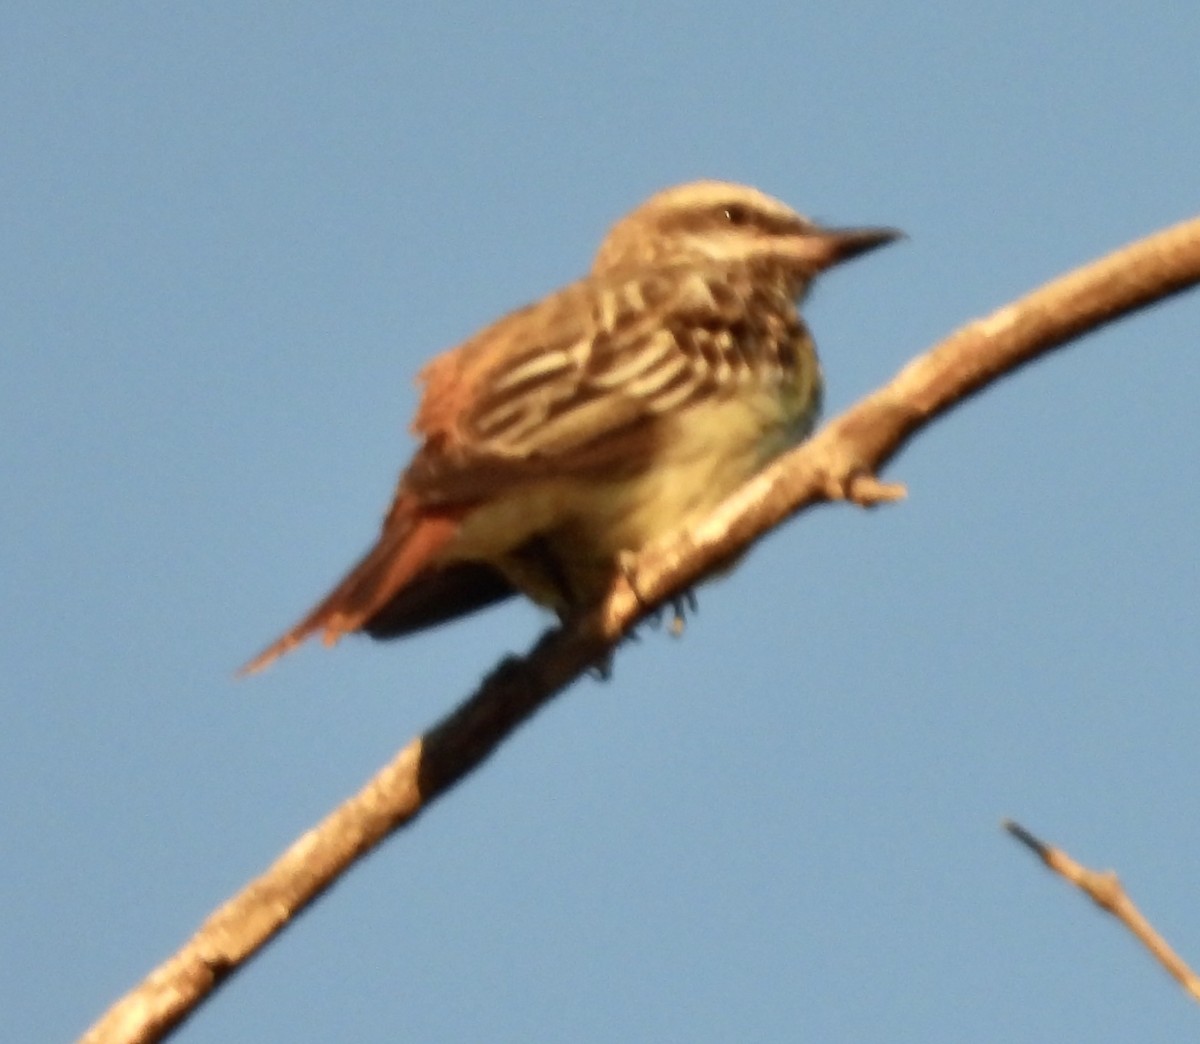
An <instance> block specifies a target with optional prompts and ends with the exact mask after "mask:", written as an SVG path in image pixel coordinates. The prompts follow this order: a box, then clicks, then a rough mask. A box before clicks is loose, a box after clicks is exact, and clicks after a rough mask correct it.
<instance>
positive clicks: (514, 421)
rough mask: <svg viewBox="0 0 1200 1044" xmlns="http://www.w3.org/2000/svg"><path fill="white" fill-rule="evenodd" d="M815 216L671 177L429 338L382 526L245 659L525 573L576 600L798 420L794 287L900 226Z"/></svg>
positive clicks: (816, 402) (446, 612) (399, 619)
mask: <svg viewBox="0 0 1200 1044" xmlns="http://www.w3.org/2000/svg"><path fill="white" fill-rule="evenodd" d="M896 235H897V233H895V232H893V231H892V230H889V229H862V230H845V231H839V230H823V229H820V228H818V227H817V226H815V225H813V224H812V223H810V222H808V221H807V220H806V219H804V218H802V217H800V216H799V215H797V214H795V213H794V212H793V211H791V210H790V209H788V208H787V207H786V206H784V205H783V204H782V203H780V202H778V201H777V200H773V199H771V198H770V197H768V196H765V195H763V194H762V193H760V192H757V191H756V190H754V189H750V188H746V187H744V186H739V185H730V184H724V183H720V182H698V183H694V184H690V185H683V186H679V187H677V188H674V189H668V190H666V191H665V192H662V193H660V194H658V195H657V196H654V197H652V198H651V199H650V200H649V201H648V202H647V203H645V204H643V205H642V206H641V207H639V208H638V209H637V210H635V211H633V212H632V213H631V214H629V215H628V216H626V217H625V218H623V219H622V220H621V221H619V222H618V223H617V224H616V225H615V226H614V227H613V229H612V230H611V231H610V232H609V234H608V236H607V237H606V238H605V240H604V242H603V243H602V245H601V247H600V250H599V252H598V254H597V256H596V259H595V262H594V264H593V267H592V271H591V272H590V274H589V275H588V276H586V277H585V278H584V279H581V280H580V281H578V282H576V283H572V284H570V285H569V286H567V287H565V288H564V289H562V290H560V291H558V292H557V293H554V294H551V295H550V296H548V297H546V298H544V299H543V300H541V301H539V302H536V303H535V304H531V305H528V306H526V307H525V308H522V309H519V310H518V311H516V312H513V313H512V314H510V315H508V316H506V317H505V318H503V319H501V320H500V321H499V322H497V323H495V324H494V325H492V326H490V327H487V328H486V329H484V330H483V331H481V332H480V333H478V334H476V335H475V336H474V337H472V338H470V339H469V340H468V341H466V342H465V343H463V344H462V345H460V346H459V347H458V348H455V349H453V350H452V351H449V352H447V353H445V354H444V355H441V356H439V357H437V358H435V359H434V360H433V361H431V362H430V363H429V364H428V365H427V366H426V367H425V368H424V369H423V370H422V371H421V374H420V379H421V381H422V383H423V384H424V395H423V398H422V401H421V405H420V407H419V409H418V411H417V415H416V419H415V420H414V422H413V430H414V432H415V433H416V434H417V435H418V436H419V437H420V438H421V440H422V442H421V445H420V448H419V449H418V450H417V453H416V455H415V456H414V458H413V460H412V462H411V463H410V465H409V467H408V469H407V470H406V471H405V473H404V474H403V475H402V476H401V479H400V484H399V488H398V490H397V492H396V496H395V499H394V501H393V504H392V507H391V510H390V511H389V513H388V515H387V518H386V519H385V521H384V524H383V530H382V533H381V535H380V538H379V541H378V543H377V544H376V546H375V547H374V548H373V549H372V550H371V551H370V552H369V553H368V554H367V555H366V557H365V558H364V559H363V560H362V561H361V562H360V563H359V564H358V565H357V566H356V567H355V568H354V570H352V571H351V573H350V574H349V575H348V576H347V577H346V578H345V579H344V580H343V581H342V582H341V583H340V584H339V585H338V586H337V587H336V588H334V590H333V591H332V592H331V594H330V595H329V596H328V597H327V598H326V599H325V600H324V601H323V602H322V603H321V604H320V605H318V606H317V607H316V608H315V609H314V610H313V611H312V612H311V613H310V614H309V615H308V616H307V617H305V618H304V619H303V620H302V621H301V622H300V623H299V624H297V625H296V627H294V628H293V629H292V630H291V631H289V632H288V633H287V634H286V635H284V636H283V637H282V638H281V639H280V640H279V641H277V642H276V643H275V644H273V645H272V646H270V647H269V648H268V649H267V650H265V651H264V652H263V653H262V654H261V655H260V656H258V657H257V658H256V659H255V660H253V661H251V663H250V664H248V665H247V667H246V668H245V669H246V670H257V669H259V668H261V667H263V666H266V665H267V664H268V663H270V662H271V661H272V660H274V659H275V658H276V657H277V656H279V655H281V654H282V653H283V652H286V651H287V650H288V649H290V648H291V647H292V646H294V645H296V644H297V643H298V642H300V641H302V640H303V639H304V638H306V637H308V636H309V635H310V634H313V633H317V632H320V633H322V634H323V636H324V638H325V640H326V641H327V642H331V641H334V640H336V639H337V638H338V637H340V636H341V635H342V634H345V633H348V632H350V631H354V630H360V629H361V630H365V631H367V632H368V633H370V634H372V635H373V636H375V637H395V636H398V635H401V634H405V633H409V632H411V631H413V630H417V629H419V628H421V627H425V626H430V625H432V624H435V623H441V622H443V621H444V620H446V619H450V618H452V617H454V616H457V615H460V614H461V613H464V612H469V611H471V610H473V609H476V608H479V607H481V606H483V605H487V604H491V603H492V602H495V601H498V600H500V599H502V598H506V597H508V596H509V595H511V594H513V593H516V592H521V593H524V594H526V595H528V596H529V597H531V598H533V599H534V600H535V601H537V602H539V603H541V604H543V605H546V606H548V607H549V608H552V609H554V610H555V611H556V612H558V613H559V614H560V615H563V616H566V615H569V614H570V613H572V612H574V611H577V610H579V609H581V608H584V607H586V606H587V605H589V604H591V603H592V602H594V601H595V600H597V599H598V598H600V597H601V596H603V594H604V593H605V591H606V590H607V589H608V586H609V584H610V583H611V581H612V579H613V575H614V572H615V570H616V569H617V568H618V562H619V557H620V556H621V555H622V554H623V553H626V552H633V551H637V550H639V549H640V548H641V547H643V546H645V544H647V543H648V542H650V541H651V540H653V539H654V538H655V537H656V536H658V535H659V534H661V533H663V532H664V531H666V530H667V529H670V528H672V527H674V526H677V525H679V524H681V523H682V522H684V521H686V520H687V519H689V518H690V517H693V516H695V515H696V514H697V513H700V512H705V511H708V510H710V509H711V508H712V507H714V506H715V505H716V504H717V503H719V502H720V501H721V500H722V499H724V497H725V496H727V495H728V494H729V493H731V492H732V491H733V490H735V489H736V488H737V487H738V486H739V485H741V484H742V483H743V482H745V481H746V479H748V478H749V477H750V476H751V475H753V474H754V473H755V472H756V471H757V470H759V469H760V468H761V467H762V466H763V465H764V464H765V463H766V462H767V461H769V460H770V459H771V458H772V457H774V456H776V455H777V454H778V453H779V452H781V451H782V450H783V449H785V448H787V447H788V446H789V445H791V444H793V443H795V442H796V441H798V440H799V439H801V438H803V437H804V436H805V435H806V434H807V433H808V432H809V431H810V430H811V428H812V425H813V423H814V422H815V420H816V416H817V413H818V411H819V408H820V400H821V378H820V370H819V367H818V364H817V359H816V353H815V349H814V345H813V341H812V338H811V336H810V335H809V332H808V330H807V328H806V327H805V325H804V322H803V320H802V319H801V317H800V315H799V312H798V310H797V308H798V302H799V301H800V300H801V299H802V298H803V296H804V294H805V292H806V291H807V289H808V285H809V283H810V282H811V280H812V279H813V277H814V276H816V275H817V274H818V273H819V272H820V271H822V270H823V269H825V268H827V267H829V266H830V265H833V264H836V263H837V262H838V261H841V260H844V259H846V258H849V257H852V256H855V255H856V254H859V253H862V252H864V251H866V250H869V249H872V248H873V247H875V246H879V245H881V244H883V243H886V242H888V241H890V240H891V239H893V238H895V236H896Z"/></svg>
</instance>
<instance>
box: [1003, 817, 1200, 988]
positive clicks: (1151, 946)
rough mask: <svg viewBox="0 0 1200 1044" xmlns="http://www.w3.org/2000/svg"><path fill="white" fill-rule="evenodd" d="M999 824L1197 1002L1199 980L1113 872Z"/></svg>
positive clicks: (1008, 822)
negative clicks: (1134, 940)
mask: <svg viewBox="0 0 1200 1044" xmlns="http://www.w3.org/2000/svg"><path fill="white" fill-rule="evenodd" d="M1001 825H1002V826H1003V827H1004V829H1005V830H1007V831H1008V832H1009V833H1010V834H1012V836H1013V837H1015V838H1016V839H1017V840H1018V841H1020V842H1021V844H1023V845H1024V846H1025V847H1026V848H1028V849H1029V850H1030V851H1031V852H1033V854H1034V855H1036V856H1037V857H1038V858H1039V859H1040V860H1041V861H1042V862H1043V863H1045V864H1046V865H1047V866H1048V867H1049V868H1050V869H1051V870H1053V871H1054V872H1055V873H1056V874H1058V875H1059V876H1060V877H1064V878H1066V880H1068V881H1070V882H1071V884H1073V885H1074V886H1075V887H1076V888H1078V889H1080V891H1082V892H1084V893H1085V894H1086V895H1087V896H1088V897H1089V898H1090V899H1091V900H1092V901H1093V902H1094V903H1095V904H1096V905H1097V906H1098V907H1100V909H1101V910H1104V911H1106V912H1107V913H1110V914H1112V915H1113V916H1114V917H1115V918H1116V919H1117V920H1118V921H1120V922H1121V923H1122V924H1123V925H1125V927H1126V928H1128V929H1129V930H1130V931H1131V932H1132V933H1133V934H1134V936H1135V937H1136V938H1137V940H1138V941H1139V942H1140V943H1141V944H1142V945H1143V946H1144V947H1146V949H1147V950H1149V951H1150V955H1151V956H1152V957H1153V958H1154V959H1155V960H1156V961H1158V963H1159V964H1161V965H1162V966H1163V967H1164V968H1166V970H1167V972H1168V973H1169V974H1170V975H1172V976H1173V977H1174V978H1175V980H1176V981H1177V982H1178V983H1179V985H1181V986H1182V987H1183V988H1184V990H1186V991H1187V993H1188V996H1190V997H1191V998H1192V1000H1194V1001H1200V978H1197V976H1196V973H1195V972H1193V971H1192V969H1191V968H1189V967H1188V966H1187V964H1186V963H1185V962H1184V960H1183V958H1182V957H1180V956H1179V954H1177V953H1176V952H1175V951H1174V950H1173V949H1171V947H1170V946H1169V945H1168V944H1167V941H1166V939H1164V938H1163V937H1162V936H1161V935H1159V934H1158V932H1156V931H1155V930H1154V926H1153V925H1151V924H1150V922H1149V921H1147V920H1146V918H1145V917H1144V916H1143V915H1142V912H1141V911H1140V910H1139V909H1138V908H1137V907H1136V906H1134V905H1133V900H1132V899H1130V898H1129V896H1128V895H1127V894H1126V893H1125V889H1124V888H1123V887H1122V885H1121V881H1120V879H1119V878H1118V877H1117V875H1116V873H1115V872H1114V871H1112V870H1105V871H1097V870H1089V869H1088V868H1087V867H1086V866H1083V865H1081V864H1080V863H1077V862H1075V860H1074V859H1072V858H1071V857H1070V856H1069V855H1067V853H1066V852H1064V851H1063V850H1062V849H1061V848H1054V847H1053V846H1051V845H1048V844H1046V843H1045V842H1044V841H1042V840H1041V839H1040V838H1037V837H1035V836H1034V835H1033V834H1031V833H1030V832H1029V831H1028V830H1026V829H1025V828H1024V827H1023V826H1021V825H1020V824H1019V823H1014V822H1013V821H1012V820H1011V819H1006V820H1004V821H1003V823H1002V824H1001Z"/></svg>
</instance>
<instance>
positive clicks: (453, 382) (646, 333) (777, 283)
mask: <svg viewBox="0 0 1200 1044" xmlns="http://www.w3.org/2000/svg"><path fill="white" fill-rule="evenodd" d="M807 337H808V335H807V331H806V330H805V329H804V326H803V324H802V322H801V320H800V318H799V316H798V314H797V311H796V306H795V303H794V301H793V300H792V299H791V296H790V294H789V292H788V288H787V285H786V283H785V281H784V280H783V279H779V280H770V279H763V278H762V275H761V273H758V274H754V275H753V277H752V273H751V272H749V271H748V270H746V269H745V268H743V267H738V266H729V265H721V266H716V265H713V266H711V267H709V268H707V269H706V268H703V267H698V266H696V265H695V263H692V264H689V265H687V266H686V267H680V268H678V269H672V268H664V269H659V270H656V271H654V272H653V273H651V274H647V273H645V272H642V273H639V274H638V275H637V276H636V277H631V278H620V277H618V276H609V277H605V278H597V277H593V278H590V279H586V280H583V281H581V282H579V283H575V284H572V285H571V286H569V287H567V288H565V289H564V290H562V291H560V292H559V293H557V294H555V295H553V296H551V297H549V298H547V299H546V300H545V301H543V302H541V303H539V304H537V305H533V306H530V307H528V308H525V309H522V310H521V311H519V312H515V313H513V314H511V315H509V316H508V317H506V318H505V319H502V320H501V321H500V322H499V323H497V324H496V325H494V326H492V327H490V328H488V329H487V330H484V331H483V332H482V333H480V334H479V335H478V336H477V337H475V338H473V339H472V340H471V341H468V342H467V343H466V344H464V345H462V346H461V347H460V348H458V349H456V350H455V351H453V352H450V353H447V354H446V355H443V356H441V357H439V358H438V359H435V360H434V361H433V362H432V363H431V364H430V365H429V366H428V367H426V369H425V371H424V372H423V373H422V379H423V381H424V382H425V389H426V390H425V396H424V398H423V401H422V404H421V408H420V410H419V411H418V414H417V419H416V422H415V424H414V429H415V430H416V431H417V432H418V433H419V434H421V435H423V436H424V437H425V441H424V444H423V446H422V448H421V450H420V451H419V452H418V453H417V455H416V457H415V458H414V459H413V463H412V465H411V466H410V468H409V470H408V471H407V472H406V474H405V476H404V479H403V488H404V489H406V490H408V491H410V492H412V493H414V494H415V495H416V496H417V497H418V498H419V499H420V500H422V501H423V502H425V503H438V502H441V503H447V502H463V501H473V500H478V499H482V498H485V497H487V496H490V495H493V494H495V493H496V492H497V491H499V490H502V489H506V488H511V486H513V485H515V484H518V483H521V482H525V481H529V480H532V479H536V478H538V477H539V476H543V475H547V474H553V475H563V474H581V475H585V474H587V473H588V472H589V471H593V470H596V469H604V470H605V472H606V473H607V474H612V469H613V468H614V467H618V466H619V467H625V468H629V469H631V470H637V469H639V468H642V467H645V466H646V464H647V463H648V461H649V459H650V453H651V452H652V448H653V444H654V436H655V423H654V422H655V421H656V419H658V418H661V417H663V416H665V415H668V414H672V413H674V412H677V411H680V410H684V409H686V408H688V407H689V406H690V405H692V404H694V403H696V402H698V401H700V400H702V399H705V398H710V397H719V398H725V397H728V396H730V395H733V394H736V393H738V392H739V390H740V391H745V390H747V389H749V388H750V387H752V386H758V387H782V386H783V385H785V384H787V383H789V382H791V381H793V380H794V379H795V377H796V373H797V369H798V368H799V367H800V366H801V365H802V350H803V348H804V345H805V344H806V342H807Z"/></svg>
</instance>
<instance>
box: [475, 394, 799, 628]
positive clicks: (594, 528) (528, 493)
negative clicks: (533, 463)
mask: <svg viewBox="0 0 1200 1044" xmlns="http://www.w3.org/2000/svg"><path fill="white" fill-rule="evenodd" d="M806 392H807V393H808V394H806V395H805V396H804V401H799V400H796V401H788V397H786V396H785V397H782V398H781V397H780V395H779V394H778V391H777V390H774V389H773V390H770V391H768V390H767V389H754V390H751V391H749V392H748V393H747V394H743V395H740V396H736V397H732V398H727V399H724V400H718V401H709V402H704V403H700V404H698V405H696V406H694V407H692V408H690V409H687V410H684V411H681V412H680V413H679V414H678V415H676V416H674V417H670V418H663V419H662V420H661V421H660V423H661V424H663V426H664V427H663V430H662V431H661V432H660V433H659V434H660V438H658V439H656V441H655V444H656V449H655V452H654V455H653V462H652V464H651V465H650V466H648V467H646V468H645V469H644V470H642V471H639V472H637V473H635V474H633V475H627V476H625V477H622V478H619V479H613V480H604V479H598V478H597V477H596V476H594V475H591V476H588V477H586V478H580V477H573V476H563V477H556V478H553V479H546V480H539V481H538V482H537V483H533V484H530V485H527V486H525V487H523V488H522V489H520V490H516V491H513V492H512V493H510V494H506V495H505V496H503V497H501V498H499V499H497V500H496V501H494V502H492V503H491V504H489V505H487V506H486V507H482V508H480V509H479V510H478V511H476V512H475V513H473V514H472V515H471V516H469V517H468V519H467V520H466V522H465V523H464V526H463V530H462V533H461V535H460V538H459V539H458V540H456V541H455V547H454V549H453V552H452V557H454V558H461V559H474V560H485V561H489V562H491V563H493V564H495V565H496V566H498V567H499V568H500V569H501V570H502V571H503V572H504V573H505V575H506V576H507V577H508V579H509V580H510V582H511V583H512V584H513V585H514V586H515V587H517V588H518V589H519V590H521V591H522V592H523V593H524V594H525V595H527V596H528V597H530V598H532V599H533V600H534V601H536V602H539V603H541V604H542V605H545V606H547V607H549V608H551V609H553V610H555V611H556V612H559V613H569V612H570V611H571V610H573V609H577V608H579V607H580V606H583V605H587V604H589V603H591V602H593V601H595V600H597V599H598V598H600V597H601V596H603V594H604V593H605V592H606V591H607V590H608V587H609V585H610V584H611V582H612V580H613V577H614V574H615V571H616V570H617V568H618V567H619V559H620V556H621V555H622V554H623V553H629V552H636V551H639V550H641V549H642V548H643V547H645V546H646V545H647V544H649V543H651V542H652V541H653V540H655V539H656V538H658V537H660V536H662V535H663V534H665V533H667V532H669V531H670V530H672V529H675V528H677V527H678V526H680V525H683V524H685V523H687V522H689V521H691V520H693V519H695V518H698V517H702V516H703V515H705V514H707V513H708V512H709V511H711V510H712V509H713V508H714V507H716V506H717V504H719V503H720V502H721V501H722V500H724V499H725V497H727V496H729V494H731V493H732V492H734V490H736V489H737V488H738V487H740V486H741V485H742V484H743V483H745V482H746V480H747V479H749V478H750V477H751V476H752V475H754V474H755V473H756V472H757V471H759V470H760V469H761V468H762V467H763V466H764V465H765V464H766V463H767V462H768V461H770V460H771V459H772V458H774V457H775V456H777V455H778V454H779V453H781V452H782V451H783V450H785V449H787V448H788V446H789V445H791V444H793V443H795V442H798V441H799V440H800V439H801V438H803V437H804V435H806V434H807V433H808V431H809V430H810V429H811V426H812V421H813V419H814V415H815V409H816V405H817V404H818V402H819V396H818V395H816V394H814V393H813V389H812V387H809V388H808V389H806Z"/></svg>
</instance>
